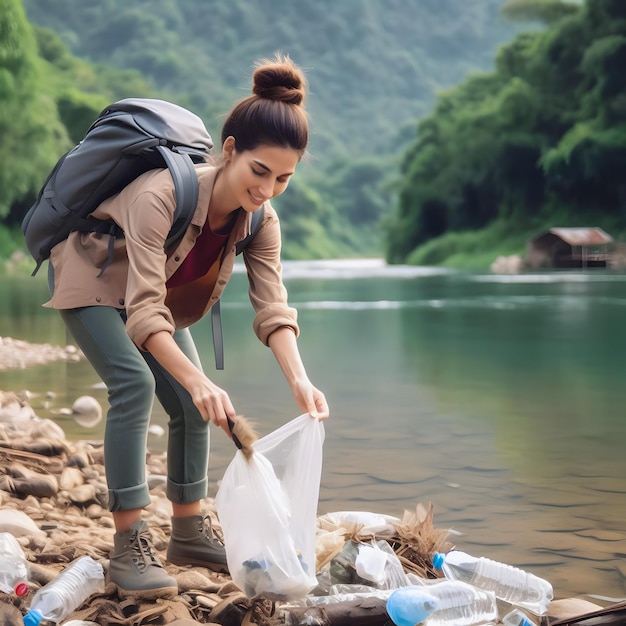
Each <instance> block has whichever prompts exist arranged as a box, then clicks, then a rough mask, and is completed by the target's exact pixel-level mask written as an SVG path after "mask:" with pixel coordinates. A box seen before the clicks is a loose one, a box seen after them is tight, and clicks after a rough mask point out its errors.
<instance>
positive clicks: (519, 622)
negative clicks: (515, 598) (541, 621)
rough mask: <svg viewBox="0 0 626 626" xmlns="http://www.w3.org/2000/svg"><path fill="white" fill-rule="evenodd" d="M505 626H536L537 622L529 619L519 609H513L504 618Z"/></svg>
mask: <svg viewBox="0 0 626 626" xmlns="http://www.w3.org/2000/svg"><path fill="white" fill-rule="evenodd" d="M502 623H503V624H504V625H505V626H536V624H535V622H533V621H531V620H529V619H528V617H527V616H526V615H525V614H524V613H522V611H520V610H519V609H513V610H512V611H511V612H510V613H507V614H506V615H505V616H504V617H503V618H502Z"/></svg>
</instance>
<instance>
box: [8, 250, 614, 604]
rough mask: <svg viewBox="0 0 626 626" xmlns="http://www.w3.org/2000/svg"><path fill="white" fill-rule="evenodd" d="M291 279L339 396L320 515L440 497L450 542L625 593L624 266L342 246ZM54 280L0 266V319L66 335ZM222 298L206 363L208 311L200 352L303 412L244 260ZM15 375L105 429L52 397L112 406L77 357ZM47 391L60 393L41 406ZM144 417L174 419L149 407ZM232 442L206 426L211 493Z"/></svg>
mask: <svg viewBox="0 0 626 626" xmlns="http://www.w3.org/2000/svg"><path fill="white" fill-rule="evenodd" d="M42 273H43V272H42ZM285 277H286V282H287V286H288V288H289V291H290V295H291V301H292V303H293V304H294V305H295V306H297V308H298V309H299V311H300V321H301V325H302V329H303V333H302V337H301V341H300V345H301V351H302V353H303V355H304V358H305V361H306V363H307V367H308V370H309V374H310V376H311V378H312V379H313V380H314V381H315V382H316V384H317V385H318V386H320V387H321V388H322V389H323V390H324V391H325V392H326V394H327V397H328V400H329V402H330V404H331V409H332V418H331V420H329V421H328V422H326V442H325V447H324V455H325V456H324V470H323V478H322V487H321V492H320V504H319V512H320V514H321V513H326V512H331V511H340V510H361V511H372V512H380V513H387V514H389V515H395V516H398V517H400V516H402V513H403V511H404V510H405V509H414V508H415V506H416V505H417V504H418V503H419V502H422V503H425V504H426V503H428V502H432V503H433V505H434V511H435V525H436V526H437V527H439V528H450V529H452V530H453V533H452V534H451V536H450V538H451V541H453V542H454V543H455V544H456V545H457V547H459V548H460V549H463V550H465V551H467V552H471V553H474V554H476V555H484V556H488V557H490V558H493V559H497V560H502V561H505V562H508V563H511V564H514V565H517V566H519V567H523V568H526V569H529V570H531V571H533V572H534V573H536V574H538V575H540V576H543V577H544V578H547V579H548V580H550V582H552V584H553V586H554V588H555V594H556V597H567V596H571V595H578V594H593V595H598V596H603V597H607V598H623V597H624V596H625V595H626V589H625V579H626V560H625V559H626V471H625V470H626V459H625V454H624V449H625V447H626V416H625V410H624V406H625V404H626V390H625V385H624V376H625V373H626V367H625V365H626V364H625V354H626V332H624V318H625V314H626V276H623V275H614V274H607V273H599V272H591V271H589V272H586V273H575V272H567V273H548V274H539V275H521V276H513V277H506V276H491V275H476V274H464V273H447V272H431V271H427V270H420V269H419V268H405V267H396V268H383V267H381V266H380V265H379V264H378V263H377V262H355V263H351V262H336V263H294V264H286V265H285ZM45 297H46V289H45V285H44V282H43V280H38V279H31V278H22V279H20V280H17V279H3V280H1V281H0V329H1V330H0V334H1V335H5V336H12V337H16V338H21V339H26V340H28V341H33V342H49V343H55V344H63V345H64V344H65V343H66V336H65V331H64V329H63V327H62V325H61V323H60V321H59V319H58V317H57V314H56V313H55V312H54V311H49V310H45V309H42V308H40V307H39V304H40V303H41V302H42V301H43V300H44V299H45ZM223 313H224V315H223V317H224V335H225V344H226V369H225V371H223V372H219V373H214V372H212V369H213V353H212V344H211V340H210V330H209V326H208V324H204V323H202V324H199V325H197V327H196V328H195V330H194V334H195V336H196V338H197V341H198V344H199V348H200V351H201V354H202V357H203V360H204V363H205V366H206V369H207V371H208V372H209V375H210V376H213V378H214V380H215V381H216V382H217V383H218V384H220V385H222V386H223V387H224V388H226V389H227V390H228V391H229V393H230V394H231V398H232V399H233V402H234V404H235V407H236V409H237V410H238V412H239V413H241V414H243V415H246V416H248V417H250V418H254V419H255V420H256V421H257V422H258V424H259V430H260V431H261V432H262V433H265V432H269V431H271V430H273V429H274V428H276V427H277V426H279V425H280V424H282V423H284V422H286V421H288V420H289V419H291V418H293V417H296V416H297V415H298V411H297V409H296V407H295V404H294V403H293V400H292V398H291V395H290V393H289V390H288V388H287V385H286V384H285V382H284V379H283V378H282V375H281V374H280V371H279V370H278V367H277V366H276V364H275V362H274V361H273V357H272V355H271V353H270V351H269V350H268V349H266V348H264V347H263V346H262V345H261V344H260V343H259V342H258V341H257V340H256V338H255V337H254V335H253V334H252V331H251V322H252V314H251V310H250V306H249V304H248V301H247V293H246V281H245V277H244V276H242V275H236V276H235V277H234V278H233V281H232V283H231V285H230V286H229V288H228V291H227V294H226V296H225V298H224V302H223ZM24 388H27V389H30V390H31V391H33V392H35V393H37V394H39V395H38V396H36V397H35V399H34V400H33V404H34V405H35V407H36V408H37V410H38V413H39V415H41V416H42V417H50V416H51V417H53V418H54V419H56V420H57V421H58V422H59V423H60V424H61V425H62V426H63V427H64V428H65V429H66V432H67V433H68V436H69V437H70V438H73V439H77V438H85V437H87V438H99V437H101V436H102V426H103V424H102V423H101V424H100V425H99V426H98V427H96V428H95V429H93V430H86V429H81V428H79V427H78V426H77V425H75V424H74V423H73V421H72V420H71V418H67V417H64V416H62V415H59V414H58V413H55V412H56V411H58V410H59V409H60V408H62V407H67V406H70V405H71V404H72V402H73V400H74V399H75V398H76V397H78V396H79V395H83V394H91V395H95V396H96V397H97V398H98V399H99V400H100V401H101V402H102V403H103V405H104V404H105V403H106V399H105V392H104V391H103V390H102V389H101V387H100V385H99V384H98V379H97V377H96V375H95V373H94V372H93V370H92V369H91V367H90V366H89V365H88V364H87V363H86V362H82V363H79V364H64V363H61V364H60V363H54V364H52V365H49V366H38V367H35V368H31V369H28V370H23V371H9V372H0V389H3V390H13V391H17V390H20V389H24ZM46 391H53V392H55V393H56V394H57V395H56V397H55V398H54V399H53V400H52V401H49V402H50V405H49V406H48V407H47V408H44V406H43V403H44V401H45V392H46ZM153 421H154V423H155V424H159V425H162V426H165V418H164V416H163V413H162V411H161V409H160V407H159V406H158V405H156V406H155V410H154V416H153ZM149 445H150V447H151V449H153V450H157V451H160V450H163V449H164V446H165V438H164V437H158V436H155V435H150V439H149ZM233 451H234V448H233V445H232V443H231V442H230V441H229V440H228V439H227V438H226V437H225V436H224V435H223V434H222V433H220V432H217V431H214V433H213V442H212V457H211V469H210V478H211V488H212V493H211V494H210V495H214V494H215V491H216V489H217V481H218V480H219V479H220V478H221V475H222V473H223V471H224V469H225V467H226V465H227V464H228V463H229V462H230V460H231V458H232V455H233ZM607 601H608V600H607Z"/></svg>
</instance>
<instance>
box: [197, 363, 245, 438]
mask: <svg viewBox="0 0 626 626" xmlns="http://www.w3.org/2000/svg"><path fill="white" fill-rule="evenodd" d="M198 374H200V376H199V378H198V380H197V381H194V382H193V383H188V384H189V387H187V388H188V389H189V393H190V394H191V399H192V400H193V403H194V404H195V405H196V408H197V409H198V411H200V415H202V419H203V420H204V421H205V422H207V421H208V422H211V423H212V424H215V425H216V426H219V427H220V428H222V429H223V430H224V432H225V433H226V434H227V435H228V436H229V437H231V438H232V435H231V432H230V428H229V427H228V418H230V419H235V417H236V415H237V414H236V413H235V408H234V407H233V403H232V402H231V401H230V397H229V396H228V394H227V393H226V391H224V390H223V389H222V388H221V387H218V386H217V385H216V384H215V383H214V382H212V381H211V380H210V379H208V378H207V377H206V376H205V375H204V374H201V373H200V372H198Z"/></svg>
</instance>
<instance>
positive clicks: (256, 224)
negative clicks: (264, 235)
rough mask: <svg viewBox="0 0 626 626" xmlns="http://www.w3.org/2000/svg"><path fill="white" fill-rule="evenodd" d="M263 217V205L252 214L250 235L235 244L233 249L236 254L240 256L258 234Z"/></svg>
mask: <svg viewBox="0 0 626 626" xmlns="http://www.w3.org/2000/svg"><path fill="white" fill-rule="evenodd" d="M264 215H265V205H263V206H262V207H261V208H260V209H259V210H258V211H255V212H254V213H253V214H252V219H251V221H250V234H249V235H248V236H247V237H244V238H243V239H242V240H241V241H238V242H237V245H236V247H235V251H236V254H241V253H242V252H243V250H244V248H245V247H246V246H247V245H248V244H249V243H250V242H251V241H252V239H253V238H254V236H255V235H256V234H257V233H258V232H259V228H261V224H262V223H263V216H264Z"/></svg>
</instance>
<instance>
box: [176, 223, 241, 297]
mask: <svg viewBox="0 0 626 626" xmlns="http://www.w3.org/2000/svg"><path fill="white" fill-rule="evenodd" d="M229 234H230V233H226V234H225V235H216V234H215V233H214V232H213V231H212V230H211V228H210V227H209V221H208V220H207V223H206V224H205V226H204V228H203V229H202V232H201V233H200V235H199V237H198V238H197V239H196V242H195V244H194V246H193V248H192V249H191V251H190V252H189V254H188V255H187V256H186V257H185V260H184V261H183V262H182V263H181V265H180V267H179V268H178V269H177V270H176V271H175V272H174V274H173V275H172V276H171V277H170V279H169V280H168V281H167V283H165V284H166V286H167V288H168V289H170V288H172V287H180V286H181V285H186V284H188V283H191V282H193V281H194V280H197V279H198V278H200V277H201V276H204V275H205V274H206V273H207V272H208V271H209V270H210V269H211V267H212V266H213V263H215V261H217V258H218V257H219V255H220V252H221V251H222V249H223V248H224V244H225V243H226V240H227V239H228V236H229Z"/></svg>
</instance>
